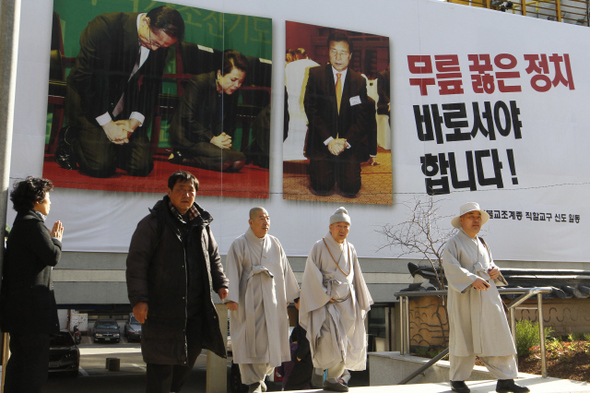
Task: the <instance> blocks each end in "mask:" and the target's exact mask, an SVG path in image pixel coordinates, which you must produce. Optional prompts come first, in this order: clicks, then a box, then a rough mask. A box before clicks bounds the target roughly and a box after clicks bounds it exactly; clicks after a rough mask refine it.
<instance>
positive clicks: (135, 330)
mask: <svg viewBox="0 0 590 393" xmlns="http://www.w3.org/2000/svg"><path fill="white" fill-rule="evenodd" d="M124 332H125V337H127V341H141V323H139V322H138V321H137V319H135V317H134V316H133V313H131V314H129V319H127V323H125V331H124Z"/></svg>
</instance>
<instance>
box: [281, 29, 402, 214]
mask: <svg viewBox="0 0 590 393" xmlns="http://www.w3.org/2000/svg"><path fill="white" fill-rule="evenodd" d="M285 33H286V48H287V50H286V53H285V62H286V66H285V91H286V92H285V96H286V99H285V102H286V103H285V106H286V107H285V128H284V133H283V138H284V143H283V198H285V199H294V200H302V201H319V202H353V203H373V204H381V205H391V204H392V203H393V190H392V176H391V135H390V127H389V84H390V78H389V38H388V37H381V36H376V35H373V34H365V33H359V32H354V31H346V30H337V29H333V28H329V27H322V26H314V25H307V24H303V23H296V22H290V21H287V23H286V27H285ZM378 142H379V145H378Z"/></svg>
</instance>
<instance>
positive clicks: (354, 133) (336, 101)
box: [304, 32, 377, 197]
mask: <svg viewBox="0 0 590 393" xmlns="http://www.w3.org/2000/svg"><path fill="white" fill-rule="evenodd" d="M327 45H328V51H329V57H330V64H327V65H323V66H319V67H315V68H311V69H310V70H309V79H308V82H307V88H306V92H305V97H304V107H305V113H306V115H307V120H308V130H307V137H306V144H305V156H306V157H307V158H309V160H310V163H309V178H310V183H311V189H312V192H314V193H315V194H317V195H329V194H331V193H332V192H333V188H334V184H335V183H337V184H338V189H339V191H340V194H342V195H343V196H345V197H355V196H356V195H357V194H358V192H359V190H360V188H361V163H362V162H365V161H367V160H368V161H369V163H370V164H372V163H373V162H374V160H375V157H376V155H377V134H376V133H377V126H376V120H375V101H374V100H372V99H371V98H370V97H368V95H367V82H366V80H365V78H363V76H362V75H361V74H359V73H358V72H356V71H354V70H352V69H350V68H349V63H350V60H351V58H352V49H353V48H352V44H351V41H350V40H349V38H348V36H346V35H345V34H343V33H339V32H335V33H332V34H330V36H329V37H328V40H327Z"/></svg>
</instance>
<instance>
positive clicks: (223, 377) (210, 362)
mask: <svg viewBox="0 0 590 393" xmlns="http://www.w3.org/2000/svg"><path fill="white" fill-rule="evenodd" d="M215 308H217V314H219V328H220V329H221V334H222V335H223V336H224V337H227V307H226V306H225V304H216V305H215ZM226 392H227V359H223V358H220V357H219V356H217V355H215V354H214V353H213V352H211V351H207V393H226Z"/></svg>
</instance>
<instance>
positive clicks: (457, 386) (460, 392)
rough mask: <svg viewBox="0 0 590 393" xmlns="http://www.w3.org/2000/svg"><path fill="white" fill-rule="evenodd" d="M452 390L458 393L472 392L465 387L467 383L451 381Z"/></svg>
mask: <svg viewBox="0 0 590 393" xmlns="http://www.w3.org/2000/svg"><path fill="white" fill-rule="evenodd" d="M451 390H452V391H453V392H457V393H469V392H471V390H469V388H468V387H467V385H465V381H451Z"/></svg>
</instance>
